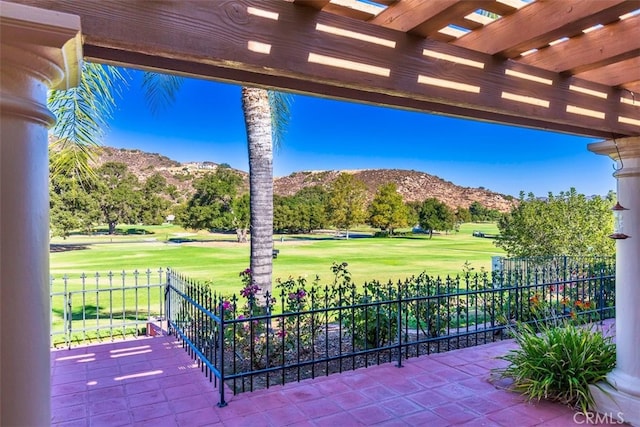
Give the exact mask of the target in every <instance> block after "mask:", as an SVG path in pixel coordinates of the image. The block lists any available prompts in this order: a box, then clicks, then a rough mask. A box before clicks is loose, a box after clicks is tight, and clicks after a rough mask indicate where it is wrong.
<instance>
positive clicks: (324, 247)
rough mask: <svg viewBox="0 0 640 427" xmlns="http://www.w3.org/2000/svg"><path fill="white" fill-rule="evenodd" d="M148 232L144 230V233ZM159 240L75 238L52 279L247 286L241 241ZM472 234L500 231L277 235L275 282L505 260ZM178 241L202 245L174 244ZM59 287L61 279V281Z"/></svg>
mask: <svg viewBox="0 0 640 427" xmlns="http://www.w3.org/2000/svg"><path fill="white" fill-rule="evenodd" d="M140 228H141V227H140ZM145 229H149V231H152V232H154V233H155V234H146V235H139V234H136V235H124V236H115V237H110V236H104V235H99V236H73V237H71V238H69V239H67V240H66V241H64V242H63V241H61V240H58V241H53V242H52V243H54V244H57V243H65V244H71V245H74V246H71V247H69V248H68V249H70V250H65V249H67V247H62V246H61V247H56V248H55V249H54V250H53V251H52V253H51V261H50V263H51V274H52V275H53V276H54V277H55V278H60V277H61V276H62V275H64V274H67V275H69V277H71V278H76V277H79V276H80V274H82V273H83V272H84V273H86V274H87V275H94V274H95V273H96V272H99V273H100V274H101V275H103V274H104V273H106V272H108V271H114V272H121V271H122V270H126V271H132V270H135V269H137V270H140V271H145V270H147V269H151V270H152V271H154V272H155V271H157V270H158V269H159V268H166V267H172V268H173V269H175V270H177V271H179V272H181V273H184V274H186V275H188V276H189V277H192V278H194V279H199V280H210V281H212V282H213V283H214V284H215V285H216V287H219V289H220V290H222V291H224V292H229V291H235V290H237V289H238V288H239V286H240V280H239V278H238V274H239V272H240V271H242V270H244V269H245V268H247V267H248V266H249V244H248V243H247V244H238V243H235V242H234V239H235V236H234V235H221V234H210V233H202V232H201V233H198V234H195V235H184V234H183V232H184V230H181V229H179V228H178V227H175V226H157V227H145ZM473 230H479V231H484V232H485V233H497V228H496V226H495V224H464V225H463V226H462V227H461V229H460V232H459V233H454V234H449V235H444V234H436V235H434V236H433V238H432V239H429V238H428V236H425V235H416V236H412V237H394V238H364V237H360V238H351V239H349V240H345V239H335V238H333V237H332V236H331V235H329V234H323V235H311V236H308V235H300V236H286V237H284V241H281V237H280V236H276V238H275V242H274V247H275V248H277V249H279V250H280V254H279V256H278V258H277V259H275V260H274V273H273V276H274V278H278V277H280V278H286V277H288V276H290V275H291V276H295V277H297V276H300V275H307V276H308V277H310V278H313V277H314V276H315V275H316V274H317V275H320V277H321V279H323V280H322V281H323V282H329V281H330V280H331V272H330V270H329V268H330V266H331V264H332V263H333V262H343V261H345V262H347V263H348V264H349V267H348V268H349V271H350V272H351V273H352V275H353V278H354V280H355V282H356V283H362V282H363V281H366V280H373V279H377V280H381V281H386V280H389V279H393V280H396V279H400V278H405V277H408V276H411V275H414V274H419V273H421V272H423V271H426V272H427V273H428V274H431V275H440V276H446V275H455V274H458V273H460V272H461V271H462V268H463V265H464V263H465V262H466V261H468V262H469V263H470V264H471V266H472V267H473V268H475V269H476V270H479V269H480V268H481V267H482V268H485V269H487V270H489V269H490V267H491V256H493V255H503V251H502V250H500V249H498V248H496V247H495V246H494V244H493V242H494V241H493V240H492V239H482V238H477V237H473V236H472V235H471V234H472V232H473ZM172 238H183V239H195V240H198V241H196V242H186V243H172V242H171V239H172ZM56 281H58V280H56Z"/></svg>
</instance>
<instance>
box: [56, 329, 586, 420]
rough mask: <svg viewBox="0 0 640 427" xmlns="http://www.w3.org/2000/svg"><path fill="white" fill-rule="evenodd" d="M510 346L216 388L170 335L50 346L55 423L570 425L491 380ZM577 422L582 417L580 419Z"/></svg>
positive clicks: (560, 410) (568, 415)
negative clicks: (240, 388)
mask: <svg viewBox="0 0 640 427" xmlns="http://www.w3.org/2000/svg"><path fill="white" fill-rule="evenodd" d="M512 348H514V343H513V342H512V341H502V342H497V343H493V344H487V345H483V346H478V347H472V348H467V349H462V350H455V351H451V352H448V353H441V354H436V355H431V356H423V357H420V358H413V359H409V360H407V361H406V362H404V367H402V368H397V367H395V364H385V365H380V366H376V367H371V368H367V369H359V370H357V371H350V372H345V373H342V374H335V375H331V376H329V377H321V378H316V379H313V380H305V381H302V382H300V383H292V384H287V385H285V386H275V387H272V388H270V389H268V390H259V391H255V392H253V393H242V394H239V395H236V396H233V395H231V393H228V394H227V401H228V402H229V404H228V406H226V407H225V408H218V407H217V406H216V403H217V402H218V393H217V390H216V389H215V388H214V387H213V384H212V383H210V382H209V381H208V380H207V379H206V378H205V376H204V375H203V374H202V373H201V371H200V368H198V367H197V365H195V364H194V362H193V361H192V360H191V359H190V358H189V356H188V355H187V353H186V352H185V351H184V350H183V349H182V346H181V345H180V344H179V343H177V342H176V340H175V339H174V338H173V337H154V338H138V339H134V340H128V341H120V342H113V343H108V344H98V345H91V346H85V347H79V348H74V349H72V350H53V351H52V352H51V364H52V376H51V380H52V419H51V423H52V425H54V426H91V427H94V426H128V425H133V426H147V425H148V426H154V427H163V426H187V427H190V426H250V427H256V426H331V427H341V426H366V425H380V426H407V425H408V426H429V427H431V426H449V425H465V426H466V425H468V426H509V427H526V426H557V427H561V426H571V425H578V423H576V422H574V418H573V416H574V413H573V412H572V411H571V410H570V409H569V408H566V407H563V406H561V405H557V404H553V403H549V402H544V401H543V402H536V403H528V402H526V401H525V400H524V399H523V398H522V397H521V396H520V395H518V394H514V393H511V392H508V391H505V390H503V389H500V388H498V387H497V386H496V385H494V384H492V383H490V382H489V381H488V378H489V374H490V369H491V368H493V367H498V366H500V365H501V364H503V363H504V362H502V361H500V360H497V359H495V357H496V356H499V355H503V354H505V353H506V352H507V351H508V350H509V349H512ZM577 421H582V423H584V420H583V419H582V418H577Z"/></svg>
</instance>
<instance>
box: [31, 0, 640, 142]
mask: <svg viewBox="0 0 640 427" xmlns="http://www.w3.org/2000/svg"><path fill="white" fill-rule="evenodd" d="M26 3H29V4H31V5H35V6H38V7H43V8H48V9H52V10H56V11H60V12H65V11H67V12H71V13H75V14H78V15H80V17H81V20H82V28H83V34H84V37H85V39H84V43H85V52H86V55H87V56H88V57H89V58H91V59H94V60H98V61H109V62H114V63H117V64H121V65H128V66H134V67H135V66H143V67H147V68H153V69H156V70H169V71H174V72H178V73H183V74H188V75H190V76H198V77H204V78H211V79H219V80H224V81H229V82H235V83H239V84H247V85H252V84H253V85H262V86H267V87H274V88H278V89H283V90H292V91H296V92H302V93H312V94H317V95H320V96H330V97H336V98H341V99H350V100H355V101H362V102H368V103H372V104H377V105H387V106H397V107H401V108H409V109H415V110H420V111H426V112H431V113H442V114H449V115H455V116H461V117H466V118H476V119H480V120H489V121H493V122H499V123H506V124H517V125H522V126H529V127H535V128H543V129H548V130H556V131H561V132H568V133H575V134H581V135H588V136H593V137H607V138H610V137H618V136H627V135H638V134H640V121H639V120H638V116H639V114H638V108H639V107H638V106H636V105H633V104H632V103H631V102H620V98H621V97H625V98H629V99H630V96H629V95H628V94H626V93H623V92H622V91H620V90H617V89H612V88H611V87H608V86H604V85H598V84H594V83H589V82H586V81H581V80H579V79H575V78H572V77H568V76H562V75H559V74H557V73H552V72H549V71H545V70H540V69H537V68H534V67H532V66H529V65H525V64H518V63H515V62H513V61H504V60H499V59H497V58H494V57H492V56H490V55H486V54H482V53H478V52H473V51H469V50H467V49H462V48H459V47H456V46H451V45H449V44H446V43H441V42H437V41H434V40H428V39H424V38H420V37H416V36H412V35H409V34H406V33H403V32H398V31H395V30H390V29H387V28H382V27H380V26H377V25H373V24H370V23H365V22H360V21H356V20H353V19H349V18H345V17H341V16H337V15H334V14H330V13H324V12H322V11H320V12H318V11H317V10H314V9H313V8H309V7H301V6H296V5H292V4H291V3H289V2H285V1H277V0H272V1H260V0H236V1H228V2H217V3H216V5H215V7H212V4H211V3H208V2H200V1H195V2H147V1H132V2H106V3H105V2H98V1H86V2H76V1H73V0H58V1H45V0H31V1H27V2H26Z"/></svg>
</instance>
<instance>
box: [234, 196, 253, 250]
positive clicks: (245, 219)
mask: <svg viewBox="0 0 640 427" xmlns="http://www.w3.org/2000/svg"><path fill="white" fill-rule="evenodd" d="M250 206H251V201H250V200H249V194H248V193H245V194H243V195H242V196H240V197H236V198H235V199H234V200H233V203H232V206H231V209H232V214H233V220H232V223H233V227H234V228H235V229H236V236H237V238H238V243H245V242H246V241H247V234H248V233H249V227H250V225H251V214H250Z"/></svg>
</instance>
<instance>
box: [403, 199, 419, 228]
mask: <svg viewBox="0 0 640 427" xmlns="http://www.w3.org/2000/svg"><path fill="white" fill-rule="evenodd" d="M405 206H406V207H407V222H408V223H409V224H410V225H411V226H412V227H413V226H415V225H419V224H420V210H421V209H422V202H418V201H414V202H407V203H405Z"/></svg>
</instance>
